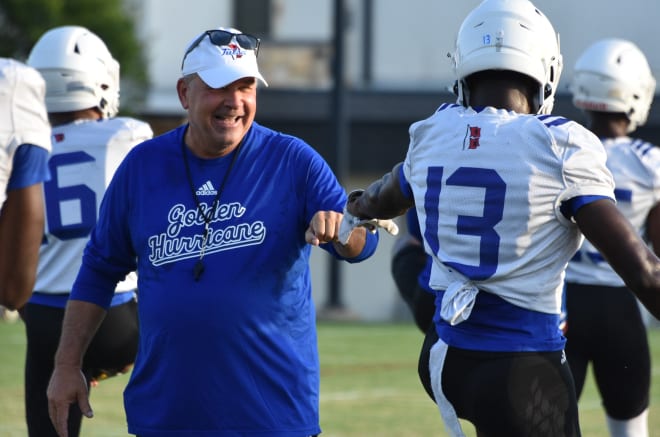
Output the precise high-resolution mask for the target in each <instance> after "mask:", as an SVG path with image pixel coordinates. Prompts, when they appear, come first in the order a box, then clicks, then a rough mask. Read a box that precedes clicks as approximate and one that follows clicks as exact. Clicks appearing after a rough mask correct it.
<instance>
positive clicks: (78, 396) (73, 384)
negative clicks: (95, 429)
mask: <svg viewBox="0 0 660 437" xmlns="http://www.w3.org/2000/svg"><path fill="white" fill-rule="evenodd" d="M46 394H47V396H48V415H49V416H50V420H51V422H53V426H54V427H55V431H57V435H59V436H60V437H69V430H68V427H67V421H68V418H69V408H70V407H71V404H78V407H79V408H80V411H82V413H83V414H84V415H85V416H86V417H90V418H91V417H93V416H94V413H93V412H92V407H91V405H90V404H89V392H88V391H87V381H86V380H85V375H83V373H82V370H81V369H80V367H75V366H65V365H58V366H55V369H54V370H53V374H52V376H51V378H50V382H49V383H48V390H47V392H46Z"/></svg>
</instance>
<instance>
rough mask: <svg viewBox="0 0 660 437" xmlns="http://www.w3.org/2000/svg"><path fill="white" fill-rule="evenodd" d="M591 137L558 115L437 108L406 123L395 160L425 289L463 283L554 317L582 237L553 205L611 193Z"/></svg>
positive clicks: (596, 143) (452, 106)
mask: <svg viewBox="0 0 660 437" xmlns="http://www.w3.org/2000/svg"><path fill="white" fill-rule="evenodd" d="M606 159H607V155H606V153H605V150H604V148H603V145H602V144H601V142H600V140H599V139H598V138H597V137H596V136H595V135H593V134H592V133H591V132H590V131H588V130H587V129H586V128H584V127H583V126H581V125H579V124H578V123H575V122H573V121H570V120H567V119H565V118H563V117H557V116H550V115H523V114H517V113H514V112H509V111H505V110H498V109H495V108H492V107H486V108H479V109H473V108H464V107H462V106H459V105H455V104H444V105H442V106H441V107H440V108H439V109H438V110H437V111H436V112H435V113H434V114H433V115H432V116H431V117H429V118H427V119H425V120H422V121H419V122H417V123H414V124H413V125H412V126H411V127H410V146H409V150H408V153H407V156H406V159H405V163H404V165H403V166H402V169H403V170H402V174H403V178H402V185H403V187H402V188H403V189H404V191H407V192H408V193H411V194H412V196H413V197H414V200H415V206H416V210H417V214H418V217H419V224H420V228H421V232H422V235H423V236H424V245H425V248H426V251H427V253H429V254H431V255H432V257H433V268H432V273H431V279H430V286H431V287H432V288H433V289H435V290H446V289H447V288H448V287H450V285H452V284H459V285H461V284H463V285H465V284H470V285H473V286H474V287H476V288H477V289H478V290H480V292H484V291H485V292H488V293H491V294H494V295H496V296H498V297H499V298H501V299H504V300H505V301H506V302H508V303H509V304H512V305H514V306H516V307H520V308H524V309H526V310H532V311H537V312H541V313H547V314H559V312H560V309H561V298H562V287H563V278H564V270H565V268H566V264H567V263H568V261H569V259H570V258H571V257H572V256H573V254H574V253H575V252H576V250H577V249H578V247H579V246H580V243H581V242H582V239H583V237H582V234H581V233H580V231H579V229H578V228H577V226H576V225H575V223H574V222H573V221H572V217H571V215H570V212H567V211H566V210H565V208H562V205H563V203H564V202H565V201H567V200H569V199H572V198H575V197H579V196H598V197H597V198H602V197H607V198H612V199H614V191H613V190H614V184H613V180H612V175H611V173H610V171H609V170H608V169H607V167H606Z"/></svg>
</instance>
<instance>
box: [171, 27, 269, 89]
mask: <svg viewBox="0 0 660 437" xmlns="http://www.w3.org/2000/svg"><path fill="white" fill-rule="evenodd" d="M214 30H216V29H214ZM217 30H220V31H223V32H224V33H231V34H234V35H242V32H241V31H240V30H237V29H233V28H223V27H219V28H218V29H217ZM212 32H213V30H207V31H205V32H203V33H201V34H199V35H198V36H197V37H196V38H195V39H193V40H192V41H191V42H190V44H188V46H187V47H188V49H187V50H186V53H185V54H184V55H183V61H182V63H181V73H182V75H183V76H187V75H189V74H193V73H197V74H198V75H199V77H200V78H201V79H202V80H203V81H204V82H205V83H206V84H207V85H208V86H210V87H211V88H222V87H224V86H227V85H229V84H230V83H232V82H234V81H236V80H238V79H242V78H244V77H255V78H257V79H259V80H260V81H261V82H263V84H264V85H265V86H268V83H267V82H266V80H265V79H264V78H263V76H262V75H261V73H259V66H258V65H257V54H256V51H257V49H258V40H257V47H255V48H253V49H248V48H244V47H241V42H240V39H239V38H237V37H236V36H234V37H232V38H231V40H230V41H228V42H227V43H226V45H225V44H223V45H216V44H215V43H213V42H212V40H211V38H212V37H211V33H212ZM247 36H248V37H249V38H253V39H255V40H256V38H255V37H252V36H249V35H247Z"/></svg>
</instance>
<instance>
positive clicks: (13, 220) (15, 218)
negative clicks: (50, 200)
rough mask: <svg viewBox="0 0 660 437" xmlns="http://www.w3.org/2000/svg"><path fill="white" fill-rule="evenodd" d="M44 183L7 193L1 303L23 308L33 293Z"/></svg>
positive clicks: (1, 231) (1, 217)
mask: <svg viewBox="0 0 660 437" xmlns="http://www.w3.org/2000/svg"><path fill="white" fill-rule="evenodd" d="M42 193H43V191H42V184H41V183H38V184H32V185H30V186H28V187H24V188H20V189H15V190H11V191H8V192H7V199H6V200H5V203H4V205H3V206H2V211H1V213H0V304H2V305H3V306H5V307H7V308H9V309H18V308H21V307H22V306H23V305H24V304H25V302H27V300H28V299H29V298H30V295H31V294H32V288H33V287H34V282H35V280H36V274H37V262H38V261H39V246H40V245H41V240H42V238H43V234H44V204H43V195H42Z"/></svg>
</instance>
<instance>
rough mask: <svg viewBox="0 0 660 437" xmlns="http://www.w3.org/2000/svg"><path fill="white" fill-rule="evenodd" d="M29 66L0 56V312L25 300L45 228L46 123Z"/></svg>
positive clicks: (40, 88) (39, 82) (40, 89)
mask: <svg viewBox="0 0 660 437" xmlns="http://www.w3.org/2000/svg"><path fill="white" fill-rule="evenodd" d="M45 92H46V86H45V83H44V80H43V79H42V77H41V75H40V74H39V73H38V72H37V71H35V70H34V69H33V68H30V67H28V66H27V65H25V64H23V63H21V62H18V61H15V60H13V59H7V58H0V305H2V307H0V315H2V316H3V317H4V316H5V311H12V313H7V314H13V311H15V310H16V309H18V308H20V307H22V306H23V305H24V304H25V302H27V300H28V298H29V297H30V293H31V292H32V287H33V286H34V281H35V277H36V272H37V259H38V256H39V244H40V243H41V238H42V236H43V228H44V202H43V198H42V195H41V193H42V183H43V182H44V181H45V180H47V179H48V175H49V173H48V165H47V162H48V155H49V153H50V148H51V145H50V125H49V124H48V117H47V115H46V105H45V104H44V94H45Z"/></svg>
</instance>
